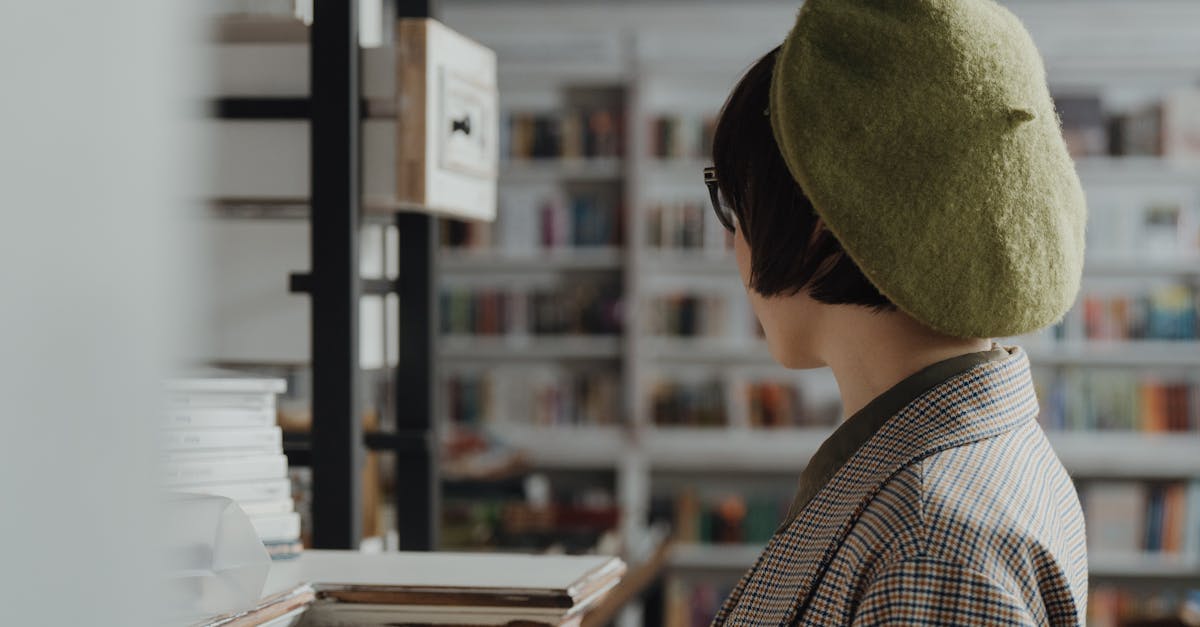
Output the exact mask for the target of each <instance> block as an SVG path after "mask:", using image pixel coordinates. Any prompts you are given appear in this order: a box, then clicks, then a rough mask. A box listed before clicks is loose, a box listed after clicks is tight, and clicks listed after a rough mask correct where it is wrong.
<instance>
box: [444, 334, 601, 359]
mask: <svg viewBox="0 0 1200 627" xmlns="http://www.w3.org/2000/svg"><path fill="white" fill-rule="evenodd" d="M440 342H441V349H440V354H441V356H442V357H443V358H445V359H452V360H458V361H467V360H481V361H492V360H497V359H503V360H510V359H511V360H552V359H616V358H618V357H620V356H621V339H620V338H619V337H617V336H574V335H572V336H498V337H488V336H463V335H452V336H443V337H442V338H441V340H440Z"/></svg>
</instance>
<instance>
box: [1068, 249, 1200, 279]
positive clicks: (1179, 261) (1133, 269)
mask: <svg viewBox="0 0 1200 627" xmlns="http://www.w3.org/2000/svg"><path fill="white" fill-rule="evenodd" d="M1083 272H1084V274H1088V275H1095V276H1112V277H1120V276H1133V277H1140V276H1162V275H1200V255H1191V256H1179V257H1175V258H1170V257H1164V258H1162V259H1155V258H1153V257H1151V256H1150V253H1142V254H1140V255H1139V254H1125V255H1097V256H1095V257H1090V258H1088V259H1087V260H1086V261H1085V262H1084V264H1083Z"/></svg>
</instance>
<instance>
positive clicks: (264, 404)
mask: <svg viewBox="0 0 1200 627" xmlns="http://www.w3.org/2000/svg"><path fill="white" fill-rule="evenodd" d="M275 396H276V393H275V392H261V393H255V392H197V391H191V392H186V391H168V392H167V408H168V409H171V410H192V409H211V408H220V409H274V408H275Z"/></svg>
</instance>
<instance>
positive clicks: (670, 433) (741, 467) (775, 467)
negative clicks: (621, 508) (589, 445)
mask: <svg viewBox="0 0 1200 627" xmlns="http://www.w3.org/2000/svg"><path fill="white" fill-rule="evenodd" d="M832 432H833V429H832V427H811V428H792V429H735V428H722V427H714V428H711V429H704V428H692V427H656V428H649V429H647V430H646V432H645V433H644V434H642V448H643V450H645V452H646V458H647V460H648V461H649V463H650V466H651V468H653V469H655V470H687V471H706V472H726V471H738V472H767V473H796V472H799V471H800V470H801V469H802V468H804V466H805V464H807V463H808V460H809V458H811V457H812V456H813V454H814V453H816V452H817V448H818V447H820V446H821V443H822V442H824V441H825V439H826V438H828V437H829V434H830V433H832Z"/></svg>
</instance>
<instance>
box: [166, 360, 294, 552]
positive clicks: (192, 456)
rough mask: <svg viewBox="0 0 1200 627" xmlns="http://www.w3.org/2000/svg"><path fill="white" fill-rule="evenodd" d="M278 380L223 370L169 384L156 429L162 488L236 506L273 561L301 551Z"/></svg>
mask: <svg viewBox="0 0 1200 627" xmlns="http://www.w3.org/2000/svg"><path fill="white" fill-rule="evenodd" d="M285 389H286V383H285V382H284V381H283V380H282V379H274V378H255V377H243V376H239V375H237V374H229V373H222V374H221V375H218V376H200V377H190V378H184V379H176V380H173V381H170V382H169V383H168V385H167V420H166V428H165V429H163V431H162V438H161V448H162V451H163V453H162V454H163V462H164V464H163V469H164V474H163V481H162V483H163V485H164V486H165V487H167V488H168V489H170V490H172V491H176V492H186V493H194V494H211V495H216V496H224V497H227V498H230V499H232V500H233V501H235V502H236V503H237V504H238V505H239V506H240V507H241V508H242V509H243V510H244V511H245V512H246V514H247V515H249V516H250V520H251V522H252V523H253V524H254V529H255V531H257V532H258V535H259V538H261V539H262V541H263V544H264V545H266V547H267V551H268V552H269V553H270V554H271V557H272V559H285V558H289V557H295V556H296V555H298V554H299V552H300V550H301V544H300V516H299V514H297V513H296V512H295V508H294V505H293V501H292V489H291V482H290V481H289V479H288V469H287V458H286V457H285V456H284V454H283V437H282V433H281V432H280V429H279V427H278V425H277V424H276V414H275V397H276V395H277V394H279V393H281V392H283V391H284V390H285Z"/></svg>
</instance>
